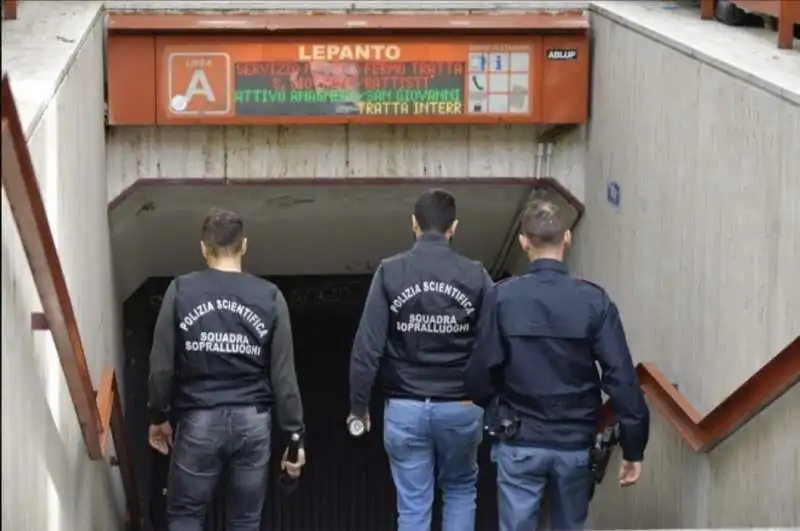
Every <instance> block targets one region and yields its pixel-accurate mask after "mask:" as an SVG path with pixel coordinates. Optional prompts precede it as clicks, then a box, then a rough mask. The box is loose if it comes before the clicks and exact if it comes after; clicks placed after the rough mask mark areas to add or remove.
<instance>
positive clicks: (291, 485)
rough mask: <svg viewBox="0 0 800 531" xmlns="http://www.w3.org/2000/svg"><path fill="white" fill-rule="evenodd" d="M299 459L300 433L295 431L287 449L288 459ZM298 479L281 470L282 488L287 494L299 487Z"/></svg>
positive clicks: (290, 461)
mask: <svg viewBox="0 0 800 531" xmlns="http://www.w3.org/2000/svg"><path fill="white" fill-rule="evenodd" d="M298 459H300V434H299V433H293V434H292V438H291V439H290V441H289V447H288V448H287V449H286V461H287V462H289V463H296V462H297V460H298ZM298 479H299V478H293V477H291V476H289V474H287V473H286V471H285V470H283V471H281V479H280V485H281V490H282V491H283V492H284V493H285V494H291V493H292V492H294V491H295V490H296V489H297V483H298Z"/></svg>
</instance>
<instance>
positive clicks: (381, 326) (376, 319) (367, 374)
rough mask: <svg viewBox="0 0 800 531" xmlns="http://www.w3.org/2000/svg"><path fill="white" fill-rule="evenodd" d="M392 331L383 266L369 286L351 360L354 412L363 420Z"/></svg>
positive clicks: (351, 406)
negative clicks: (388, 333) (390, 331)
mask: <svg viewBox="0 0 800 531" xmlns="http://www.w3.org/2000/svg"><path fill="white" fill-rule="evenodd" d="M388 330H389V301H388V300H387V298H386V292H385V291H384V289H383V267H382V266H381V267H378V270H377V271H375V276H374V277H373V278H372V284H371V285H370V287H369V294H368V295H367V302H366V304H365V305H364V313H363V314H361V322H360V323H359V325H358V332H356V337H355V340H354V341H353V353H352V356H351V358H350V413H352V414H353V415H355V416H357V417H360V418H363V417H365V416H366V415H367V413H368V411H369V399H370V394H371V393H372V386H373V384H374V383H375V376H376V375H377V373H378V368H379V367H380V361H381V357H382V356H383V349H384V347H385V346H386V334H387V332H388Z"/></svg>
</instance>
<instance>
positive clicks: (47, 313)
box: [2, 73, 142, 531]
mask: <svg viewBox="0 0 800 531" xmlns="http://www.w3.org/2000/svg"><path fill="white" fill-rule="evenodd" d="M2 182H3V189H4V190H5V192H6V196H7V197H8V203H9V207H10V209H11V212H12V215H13V217H14V221H15V223H16V226H17V230H18V232H19V235H20V239H21V241H22V247H23V248H24V250H25V256H26V257H27V259H28V264H29V266H30V270H31V274H32V276H33V280H34V284H35V285H36V290H37V292H38V294H39V298H40V299H41V303H42V308H43V310H44V314H43V316H36V315H34V316H33V317H32V319H31V322H32V323H33V324H34V326H33V328H34V329H38V330H41V329H47V330H50V332H51V333H52V335H53V341H54V343H55V347H56V352H57V353H58V357H59V361H60V362H61V367H62V369H63V371H64V378H65V379H66V382H67V388H68V390H69V394H70V397H71V399H72V403H73V405H74V407H75V413H76V414H77V416H78V423H79V424H80V427H81V433H82V435H83V441H84V443H85V445H86V451H87V453H88V454H89V458H90V459H92V460H94V461H100V460H105V459H106V457H107V456H108V453H107V441H108V435H109V433H110V434H111V435H112V436H113V437H114V445H115V448H116V460H115V461H116V462H115V463H114V464H117V465H118V466H119V468H120V473H121V475H122V483H123V487H124V490H125V498H126V502H127V508H128V520H129V524H130V528H131V529H133V530H134V531H135V530H138V529H141V526H142V506H141V503H140V502H139V500H138V498H139V493H138V490H137V487H136V475H135V470H134V467H133V461H132V459H131V451H130V447H129V438H128V434H127V427H126V423H125V417H124V414H123V410H122V403H121V401H120V396H119V391H118V386H117V378H116V374H115V371H114V368H113V367H112V366H109V367H107V368H106V369H105V371H104V372H103V376H102V378H101V380H100V386H99V388H98V390H97V392H96V393H95V390H94V388H93V387H92V379H91V376H90V374H89V368H88V366H87V364H86V357H85V355H84V350H83V343H82V341H81V337H80V332H79V330H78V324H77V320H76V318H75V311H74V309H73V307H72V301H71V300H70V296H69V292H68V290H67V284H66V279H65V277H64V271H63V269H62V267H61V261H60V260H59V257H58V252H57V250H56V246H55V241H54V238H53V234H52V231H51V230H50V224H49V222H48V220H47V213H46V211H45V207H44V202H43V200H42V195H41V192H40V191H39V185H38V182H37V180H36V174H35V171H34V168H33V162H32V161H31V156H30V152H29V151H28V146H27V142H26V140H25V135H24V133H23V130H22V126H21V123H20V120H19V114H18V112H17V107H16V104H15V102H14V97H13V94H12V92H11V86H10V84H9V81H8V77H7V76H6V75H5V73H4V74H3V79H2Z"/></svg>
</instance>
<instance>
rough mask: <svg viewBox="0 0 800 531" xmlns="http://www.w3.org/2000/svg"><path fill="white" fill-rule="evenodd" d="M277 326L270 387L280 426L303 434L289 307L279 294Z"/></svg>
mask: <svg viewBox="0 0 800 531" xmlns="http://www.w3.org/2000/svg"><path fill="white" fill-rule="evenodd" d="M275 309H276V316H275V325H274V326H273V333H272V349H271V358H270V380H271V381H270V383H271V385H272V391H273V393H275V405H276V408H277V411H278V423H279V424H280V427H281V430H283V432H284V433H287V434H292V433H300V434H303V432H304V429H305V428H304V426H303V402H302V399H301V397H300V388H299V387H298V385H297V373H296V372H295V368H294V342H293V341H292V323H291V319H290V317H289V307H288V306H287V304H286V299H285V298H284V296H283V293H281V292H280V290H278V291H277V293H276V295H275Z"/></svg>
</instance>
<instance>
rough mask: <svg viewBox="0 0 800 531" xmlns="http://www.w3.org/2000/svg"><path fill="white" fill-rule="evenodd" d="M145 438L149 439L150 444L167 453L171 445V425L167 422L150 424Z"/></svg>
mask: <svg viewBox="0 0 800 531" xmlns="http://www.w3.org/2000/svg"><path fill="white" fill-rule="evenodd" d="M147 439H148V441H150V446H152V447H153V448H154V449H155V450H157V451H158V452H161V453H162V454H164V455H167V454H168V453H169V447H170V446H172V426H170V425H169V422H163V423H161V424H151V425H150V432H149V434H148V437H147Z"/></svg>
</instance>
